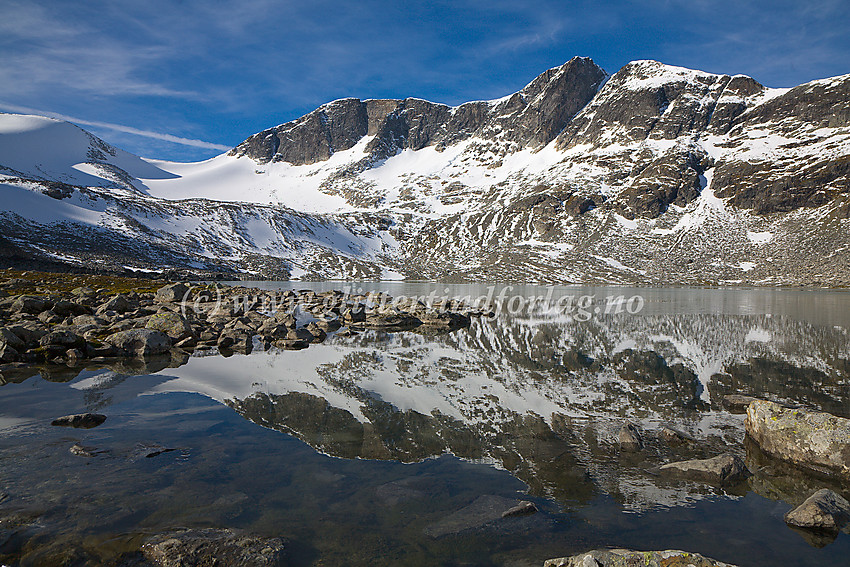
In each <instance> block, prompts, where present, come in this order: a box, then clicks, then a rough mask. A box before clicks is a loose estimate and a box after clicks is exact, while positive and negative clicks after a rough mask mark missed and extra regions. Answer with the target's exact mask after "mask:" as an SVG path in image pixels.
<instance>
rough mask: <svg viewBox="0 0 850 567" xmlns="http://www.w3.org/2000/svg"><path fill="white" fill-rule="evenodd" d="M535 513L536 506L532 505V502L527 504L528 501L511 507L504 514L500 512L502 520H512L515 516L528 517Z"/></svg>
mask: <svg viewBox="0 0 850 567" xmlns="http://www.w3.org/2000/svg"><path fill="white" fill-rule="evenodd" d="M536 513H537V506H535V505H534V502H529V501H528V500H523V501H522V502H520V503H519V504H517V505H516V506H512V507H511V508H508V509H507V510H505V511H504V512H502V517H503V518H514V517H517V516H530V515H531V514H536Z"/></svg>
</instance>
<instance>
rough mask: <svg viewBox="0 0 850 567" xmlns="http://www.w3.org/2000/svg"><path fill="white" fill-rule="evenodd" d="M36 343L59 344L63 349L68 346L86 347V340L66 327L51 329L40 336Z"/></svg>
mask: <svg viewBox="0 0 850 567" xmlns="http://www.w3.org/2000/svg"><path fill="white" fill-rule="evenodd" d="M38 343H39V344H40V345H41V346H43V347H46V346H54V345H55V346H61V347H63V348H64V349H69V348H79V349H84V348H86V340H85V339H84V338H83V337H81V336H80V335H78V334H77V333H75V332H73V331H69V330H66V329H58V330H55V331H51V332H49V333H47V334H46V335H44V336H43V337H41V339H39V341H38Z"/></svg>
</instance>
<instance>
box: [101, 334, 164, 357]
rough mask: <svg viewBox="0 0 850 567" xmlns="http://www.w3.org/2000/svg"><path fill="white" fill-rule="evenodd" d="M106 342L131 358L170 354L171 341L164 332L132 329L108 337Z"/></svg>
mask: <svg viewBox="0 0 850 567" xmlns="http://www.w3.org/2000/svg"><path fill="white" fill-rule="evenodd" d="M106 342H107V343H109V344H111V345H113V346H115V347H117V348H119V349H121V350H122V351H123V352H124V353H125V354H127V355H129V356H151V355H155V354H162V353H165V352H168V350H169V349H170V348H171V339H169V338H168V335H166V334H165V333H163V332H162V331H155V330H153V329H131V330H128V331H120V332H118V333H115V334H113V335H109V336H108V337H106Z"/></svg>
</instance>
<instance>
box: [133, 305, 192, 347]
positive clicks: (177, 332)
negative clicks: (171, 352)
mask: <svg viewBox="0 0 850 567" xmlns="http://www.w3.org/2000/svg"><path fill="white" fill-rule="evenodd" d="M145 328H146V329H153V330H155V331H162V332H163V333H165V334H166V335H168V336H169V338H171V340H172V341H173V342H179V341H182V340H183V339H186V338H189V337H191V336H192V335H193V331H192V327H191V325H189V323H188V321H186V319H185V318H184V317H183V316H182V315H180V314H179V313H174V312H173V311H164V312H162V313H157V314H155V315H151V316H150V318H149V319H148V322H147V324H146V325H145Z"/></svg>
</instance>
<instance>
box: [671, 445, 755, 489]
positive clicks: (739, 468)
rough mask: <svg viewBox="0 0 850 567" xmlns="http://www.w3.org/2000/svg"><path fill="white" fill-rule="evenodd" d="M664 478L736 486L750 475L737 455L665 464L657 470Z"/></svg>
mask: <svg viewBox="0 0 850 567" xmlns="http://www.w3.org/2000/svg"><path fill="white" fill-rule="evenodd" d="M659 472H661V474H664V475H666V476H673V477H676V478H684V479H687V480H696V481H701V482H708V483H712V484H720V485H730V484H736V483H738V482H741V481H743V480H746V478H747V477H748V476H749V475H750V471H749V469H747V465H746V464H744V461H743V460H742V459H741V458H740V457H738V456H737V455H730V454H728V453H727V454H725V455H719V456H717V457H712V458H710V459H694V460H690V461H678V462H675V463H667V464H666V465H662V466H661V467H660V468H659Z"/></svg>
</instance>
